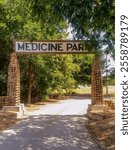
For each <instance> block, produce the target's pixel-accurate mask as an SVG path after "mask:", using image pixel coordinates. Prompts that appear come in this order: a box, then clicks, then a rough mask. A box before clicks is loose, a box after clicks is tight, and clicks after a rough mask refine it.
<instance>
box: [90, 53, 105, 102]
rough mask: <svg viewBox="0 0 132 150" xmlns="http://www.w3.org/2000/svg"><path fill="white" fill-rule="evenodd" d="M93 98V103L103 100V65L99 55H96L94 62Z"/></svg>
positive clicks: (92, 75)
mask: <svg viewBox="0 0 132 150" xmlns="http://www.w3.org/2000/svg"><path fill="white" fill-rule="evenodd" d="M91 98H92V104H96V103H98V102H99V101H103V84H102V76H101V67H100V62H99V57H98V56H96V55H95V58H94V61H93V64H92V74H91Z"/></svg>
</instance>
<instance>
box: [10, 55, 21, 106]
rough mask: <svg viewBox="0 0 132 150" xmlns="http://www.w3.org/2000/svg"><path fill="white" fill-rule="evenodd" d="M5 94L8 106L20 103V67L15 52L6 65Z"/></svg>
mask: <svg viewBox="0 0 132 150" xmlns="http://www.w3.org/2000/svg"><path fill="white" fill-rule="evenodd" d="M7 96H8V97H9V102H8V105H9V106H16V105H18V104H20V67H19V62H18V59H17V55H16V53H12V54H11V58H10V63H9V67H8V83H7Z"/></svg>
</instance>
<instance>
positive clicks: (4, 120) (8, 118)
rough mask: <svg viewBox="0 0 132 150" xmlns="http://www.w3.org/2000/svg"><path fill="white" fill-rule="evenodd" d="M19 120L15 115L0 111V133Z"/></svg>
mask: <svg viewBox="0 0 132 150" xmlns="http://www.w3.org/2000/svg"><path fill="white" fill-rule="evenodd" d="M20 120H21V119H17V115H16V114H15V113H12V112H3V111H0V131H2V130H5V129H7V128H8V127H10V126H12V125H13V124H16V123H17V122H18V121H20Z"/></svg>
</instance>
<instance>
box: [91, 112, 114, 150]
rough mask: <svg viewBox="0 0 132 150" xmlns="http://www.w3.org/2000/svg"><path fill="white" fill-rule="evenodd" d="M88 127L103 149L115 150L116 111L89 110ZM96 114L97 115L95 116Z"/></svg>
mask: <svg viewBox="0 0 132 150" xmlns="http://www.w3.org/2000/svg"><path fill="white" fill-rule="evenodd" d="M89 113H91V114H90V116H91V117H88V129H89V131H90V133H91V135H92V136H93V138H94V139H96V140H97V143H98V144H99V145H100V146H101V147H102V149H103V150H115V112H114V111H107V112H99V111H94V112H89ZM95 116H96V117H95Z"/></svg>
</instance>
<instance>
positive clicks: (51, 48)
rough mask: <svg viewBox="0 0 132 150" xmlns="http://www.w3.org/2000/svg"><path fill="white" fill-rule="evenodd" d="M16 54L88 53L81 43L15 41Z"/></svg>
mask: <svg viewBox="0 0 132 150" xmlns="http://www.w3.org/2000/svg"><path fill="white" fill-rule="evenodd" d="M14 46H15V52H17V53H65V54H68V53H88V51H87V50H86V49H85V44H84V42H82V41H72V40H71V41H64V40H62V41H60V40H58V41H57V40H56V41H42V42H40V41H36V42H35V41H33V42H24V41H15V42H14Z"/></svg>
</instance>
